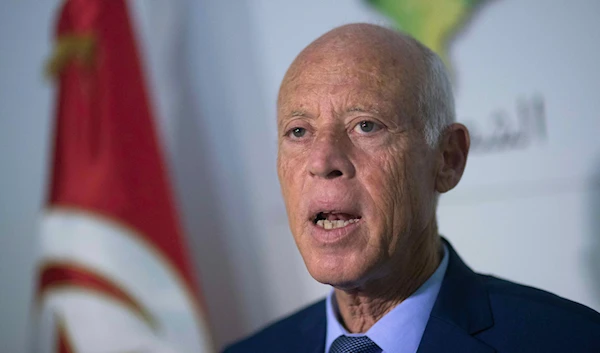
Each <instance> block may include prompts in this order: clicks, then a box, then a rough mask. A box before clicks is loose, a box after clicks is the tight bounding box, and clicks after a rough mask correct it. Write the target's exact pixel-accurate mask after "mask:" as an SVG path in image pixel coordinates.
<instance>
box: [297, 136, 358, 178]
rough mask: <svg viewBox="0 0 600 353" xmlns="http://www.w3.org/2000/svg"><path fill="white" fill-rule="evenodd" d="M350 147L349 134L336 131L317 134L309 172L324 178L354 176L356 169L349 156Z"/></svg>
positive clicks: (312, 149)
mask: <svg viewBox="0 0 600 353" xmlns="http://www.w3.org/2000/svg"><path fill="white" fill-rule="evenodd" d="M350 148H351V146H350V141H349V139H348V137H347V136H341V135H337V134H335V133H323V134H321V135H320V136H317V138H316V139H315V141H314V142H313V145H312V148H311V153H310V157H309V158H310V160H309V163H308V172H309V173H310V174H311V175H312V176H316V177H320V178H324V179H335V178H353V177H354V175H355V173H356V170H355V168H354V164H353V163H352V161H351V160H350V158H349V157H350V156H349V152H350Z"/></svg>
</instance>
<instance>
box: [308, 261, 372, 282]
mask: <svg viewBox="0 0 600 353" xmlns="http://www.w3.org/2000/svg"><path fill="white" fill-rule="evenodd" d="M307 260H308V261H307ZM305 264H306V268H307V270H308V272H309V273H310V275H311V276H312V277H313V278H314V279H315V280H316V281H317V282H320V283H323V284H327V285H330V286H333V287H335V288H340V289H351V288H356V287H358V286H360V285H361V284H362V283H364V282H365V281H366V279H367V278H369V273H370V272H371V271H370V267H366V266H365V263H364V261H361V263H356V262H354V261H351V260H350V261H349V259H348V256H346V257H344V256H331V255H329V256H327V255H325V256H320V257H319V258H318V259H305Z"/></svg>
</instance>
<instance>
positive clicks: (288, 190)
mask: <svg viewBox="0 0 600 353" xmlns="http://www.w3.org/2000/svg"><path fill="white" fill-rule="evenodd" d="M300 162H301V161H299V160H298V158H293V157H290V156H289V154H285V153H280V155H279V156H278V158H277V175H278V176H279V183H280V184H281V193H282V195H283V199H284V201H285V204H286V207H287V209H288V216H289V217H290V218H293V217H294V211H295V206H297V203H298V201H299V195H300V194H301V191H302V185H303V181H302V180H301V178H300V177H301V175H302V174H301V173H302V170H303V167H302V165H301V164H300Z"/></svg>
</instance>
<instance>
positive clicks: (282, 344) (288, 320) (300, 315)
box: [224, 300, 326, 353]
mask: <svg viewBox="0 0 600 353" xmlns="http://www.w3.org/2000/svg"><path fill="white" fill-rule="evenodd" d="M325 320H326V319H325V300H320V301H318V302H316V303H314V304H311V305H309V306H307V307H305V308H303V309H300V310H299V311H297V312H295V313H293V314H291V315H289V316H287V317H285V318H283V319H281V320H279V321H276V322H274V323H272V324H270V325H268V326H267V327H265V328H263V329H262V330H260V331H259V332H257V333H255V334H253V335H251V336H249V337H247V338H245V339H242V340H241V341H238V342H236V343H234V344H232V345H230V346H229V347H227V348H226V349H225V351H224V353H239V352H271V351H272V352H280V351H282V350H281V349H283V351H285V348H286V347H289V346H290V344H292V345H293V344H294V341H297V340H302V339H304V338H305V337H306V336H307V335H310V334H311V332H313V331H315V332H318V333H322V332H324V331H323V330H322V329H321V330H319V329H316V330H315V327H316V326H318V325H319V324H320V323H322V324H323V328H324V324H325ZM311 338H312V339H313V340H314V339H317V337H311Z"/></svg>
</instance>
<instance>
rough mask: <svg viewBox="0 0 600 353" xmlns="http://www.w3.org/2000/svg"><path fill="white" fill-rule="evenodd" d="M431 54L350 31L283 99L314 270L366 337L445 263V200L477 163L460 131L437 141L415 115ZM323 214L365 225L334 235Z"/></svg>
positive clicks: (304, 243)
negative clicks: (470, 159)
mask: <svg viewBox="0 0 600 353" xmlns="http://www.w3.org/2000/svg"><path fill="white" fill-rule="evenodd" d="M419 55H420V48H419V47H418V46H417V45H416V43H414V42H413V41H412V40H409V39H407V38H405V37H403V36H400V35H398V34H397V33H394V32H392V31H389V30H386V29H383V28H381V27H376V26H371V25H349V26H344V27H341V28H338V29H336V30H333V31H331V32H329V33H327V34H325V35H324V36H323V37H321V38H319V39H317V40H316V41H315V42H313V43H312V44H311V45H310V46H309V47H307V48H306V49H305V50H304V51H303V52H302V53H301V54H300V55H299V56H298V57H297V58H296V60H295V61H294V63H293V64H292V65H291V67H290V69H289V70H288V72H287V73H286V76H285V77H284V80H283V82H282V85H281V89H280V93H279V99H278V133H279V152H278V161H277V167H278V175H279V180H280V183H281V189H282V193H283V197H284V200H285V204H286V208H287V212H288V218H289V223H290V228H291V231H292V234H293V235H294V239H295V241H296V244H297V246H298V249H299V250H300V253H301V255H302V257H303V259H304V262H305V264H306V266H307V268H308V271H309V272H310V274H311V275H312V276H313V277H314V278H315V279H316V280H317V281H319V282H321V283H326V284H330V285H332V286H334V288H336V297H337V301H338V305H339V308H340V311H341V314H342V317H343V320H344V322H345V326H346V327H347V328H348V329H349V330H350V331H352V332H365V331H366V330H367V329H368V328H369V327H370V326H372V325H373V323H375V322H376V321H377V320H378V319H379V318H380V317H381V316H383V315H384V314H385V313H387V312H388V311H389V310H391V308H393V307H394V306H395V305H397V304H398V303H399V302H401V301H402V300H403V299H405V298H407V297H408V296H409V295H410V294H411V293H412V292H413V291H414V290H416V289H417V288H418V287H419V286H420V285H421V284H422V283H423V282H424V281H425V280H426V279H427V278H428V277H429V276H430V275H431V274H432V273H433V271H434V270H435V269H436V268H437V266H438V265H439V261H440V254H441V247H440V246H441V245H440V241H439V236H438V235H437V226H436V220H435V208H436V204H437V193H438V192H445V191H447V190H449V189H451V188H452V187H454V185H456V183H458V180H459V179H460V175H461V174H462V168H464V162H465V161H466V151H467V150H468V132H467V131H466V129H465V128H464V126H462V125H460V124H455V125H454V126H453V127H451V128H450V129H449V130H448V134H447V136H445V137H443V138H442V142H441V143H440V146H441V147H440V148H437V149H436V148H431V147H430V146H428V145H427V143H426V141H425V138H424V135H423V126H422V124H421V123H420V120H418V119H416V117H415V114H416V112H417V111H418V107H417V103H416V100H417V98H416V92H417V91H418V89H419V82H420V80H421V79H422V77H423V75H424V73H423V72H424V68H423V63H422V61H419V58H420V57H419ZM461 136H462V137H461ZM461 138H462V140H461ZM461 144H462V146H461ZM448 152H449V153H448ZM461 153H462V154H464V158H463V159H464V161H461V160H460V159H461V157H460V156H458V157H457V155H460V154H461ZM315 210H341V211H345V212H347V213H350V214H352V215H355V216H357V217H360V222H358V223H357V224H356V225H354V226H352V227H349V228H351V230H348V231H343V230H340V231H338V232H330V233H324V232H323V231H322V230H319V229H317V227H316V226H315V224H314V216H315V214H314V212H315ZM319 232H321V233H319ZM317 233H319V234H321V235H322V234H332V235H331V236H327V238H326V239H325V240H323V237H322V236H321V237H320V238H319V237H318V236H315V234H317Z"/></svg>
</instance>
